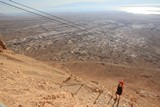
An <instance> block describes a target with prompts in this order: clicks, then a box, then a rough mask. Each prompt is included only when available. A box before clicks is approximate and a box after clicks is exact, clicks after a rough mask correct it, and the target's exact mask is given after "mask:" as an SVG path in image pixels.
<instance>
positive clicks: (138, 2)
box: [0, 0, 160, 14]
mask: <svg viewBox="0 0 160 107" xmlns="http://www.w3.org/2000/svg"><path fill="white" fill-rule="evenodd" d="M1 1H3V2H7V3H10V4H12V5H16V4H14V3H12V2H10V0H8V1H7V0H1ZM12 1H15V2H18V3H21V4H25V5H27V6H30V7H34V8H36V9H39V10H42V11H45V12H97V11H112V10H113V11H124V12H128V13H133V14H160V1H159V0H134V1H133V0H45V1H42V0H34V1H33V0H12ZM16 6H19V5H16ZM14 13H24V12H23V11H22V10H18V9H16V8H13V7H10V6H7V5H4V4H2V3H0V14H14Z"/></svg>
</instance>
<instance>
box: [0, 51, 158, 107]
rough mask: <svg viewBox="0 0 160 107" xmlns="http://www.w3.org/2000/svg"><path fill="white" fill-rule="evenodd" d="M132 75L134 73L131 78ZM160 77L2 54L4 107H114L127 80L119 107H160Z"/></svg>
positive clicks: (0, 75)
mask: <svg viewBox="0 0 160 107" xmlns="http://www.w3.org/2000/svg"><path fill="white" fill-rule="evenodd" d="M99 68H101V69H99ZM150 70H152V73H150V72H149V71H150ZM75 71H76V72H75ZM135 71H137V72H139V73H136V72H135ZM144 71H145V74H144ZM90 72H92V73H90ZM96 72H99V73H96ZM131 72H134V73H132V75H130V74H131ZM123 73H124V74H123ZM158 73H159V71H158V70H156V69H144V68H131V67H125V66H122V65H119V66H116V67H115V65H113V64H105V63H94V62H92V63H91V62H90V63H84V62H81V63H80V62H78V63H76V62H74V63H65V64H63V63H61V64H58V63H56V64H46V63H45V62H40V61H37V60H35V59H32V58H29V57H26V56H24V55H20V54H15V53H14V52H12V51H10V50H6V49H5V50H3V52H1V53H0V81H1V82H0V87H1V89H0V101H1V103H0V104H1V105H2V107H110V106H112V107H113V106H114V105H113V104H114V101H113V96H114V91H115V90H116V87H115V86H116V81H118V79H124V81H126V82H125V85H126V88H125V90H126V91H125V94H124V95H123V97H122V99H121V102H120V103H119V107H129V106H131V105H133V106H134V107H142V106H144V105H145V107H158V105H159V104H160V103H159V100H160V99H159V81H158V80H157V79H159V76H160V75H159V74H158ZM94 74H96V75H94ZM122 74H123V75H122ZM139 74H141V75H139ZM75 75H78V76H75ZM119 75H121V76H119ZM116 77H118V78H116ZM133 77H134V78H133ZM135 77H136V81H135V80H134V79H135ZM82 78H83V79H82ZM143 81H148V84H146V83H147V82H143ZM156 82H157V83H156ZM133 84H134V85H133ZM156 84H157V85H156ZM140 87H141V88H140ZM152 89H154V90H152ZM157 93H158V94H157ZM144 103H145V104H144ZM115 105H116V104H115Z"/></svg>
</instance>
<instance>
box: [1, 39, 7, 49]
mask: <svg viewBox="0 0 160 107" xmlns="http://www.w3.org/2000/svg"><path fill="white" fill-rule="evenodd" d="M3 49H7V46H6V45H5V44H4V42H3V41H2V40H1V39H0V52H3Z"/></svg>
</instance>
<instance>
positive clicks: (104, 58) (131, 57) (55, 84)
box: [0, 12, 160, 107]
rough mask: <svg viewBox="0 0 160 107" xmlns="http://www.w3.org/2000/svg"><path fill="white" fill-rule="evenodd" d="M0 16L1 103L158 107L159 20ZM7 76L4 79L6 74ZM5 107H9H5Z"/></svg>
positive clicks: (106, 15) (119, 15)
mask: <svg viewBox="0 0 160 107" xmlns="http://www.w3.org/2000/svg"><path fill="white" fill-rule="evenodd" d="M56 16H59V17H61V18H64V19H67V20H71V21H72V22H74V23H76V28H73V27H71V26H67V25H63V24H60V23H58V22H54V21H51V20H47V19H45V18H41V17H37V16H12V17H11V16H5V15H3V14H1V15H0V17H1V18H0V38H1V39H2V40H3V41H4V43H5V45H6V47H8V48H7V49H3V46H1V47H2V51H1V53H0V66H1V67H0V73H1V83H0V86H1V87H2V88H1V89H0V90H1V91H0V93H1V94H0V102H2V103H3V104H4V105H6V106H7V107H114V106H115V107H117V104H114V100H113V98H114V97H115V92H116V88H117V85H118V81H119V80H124V83H125V84H124V93H123V95H122V98H121V101H120V103H119V105H118V107H159V106H160V92H159V90H160V42H159V41H160V20H159V19H160V16H159V15H138V14H137V15H136V14H129V13H124V12H102V13H94V12H93V13H92V12H91V13H85V12H84V13H72V14H69V13H68V14H67V13H65V14H56ZM4 72H5V73H4ZM4 107H5V106H4Z"/></svg>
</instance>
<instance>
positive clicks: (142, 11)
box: [118, 7, 160, 14]
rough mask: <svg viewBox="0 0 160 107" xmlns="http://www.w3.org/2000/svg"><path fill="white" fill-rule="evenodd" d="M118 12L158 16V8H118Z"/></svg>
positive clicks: (159, 12) (159, 10) (159, 9)
mask: <svg viewBox="0 0 160 107" xmlns="http://www.w3.org/2000/svg"><path fill="white" fill-rule="evenodd" d="M118 10H120V11H125V12H128V13H133V14H160V8H158V7H120V8H118Z"/></svg>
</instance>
